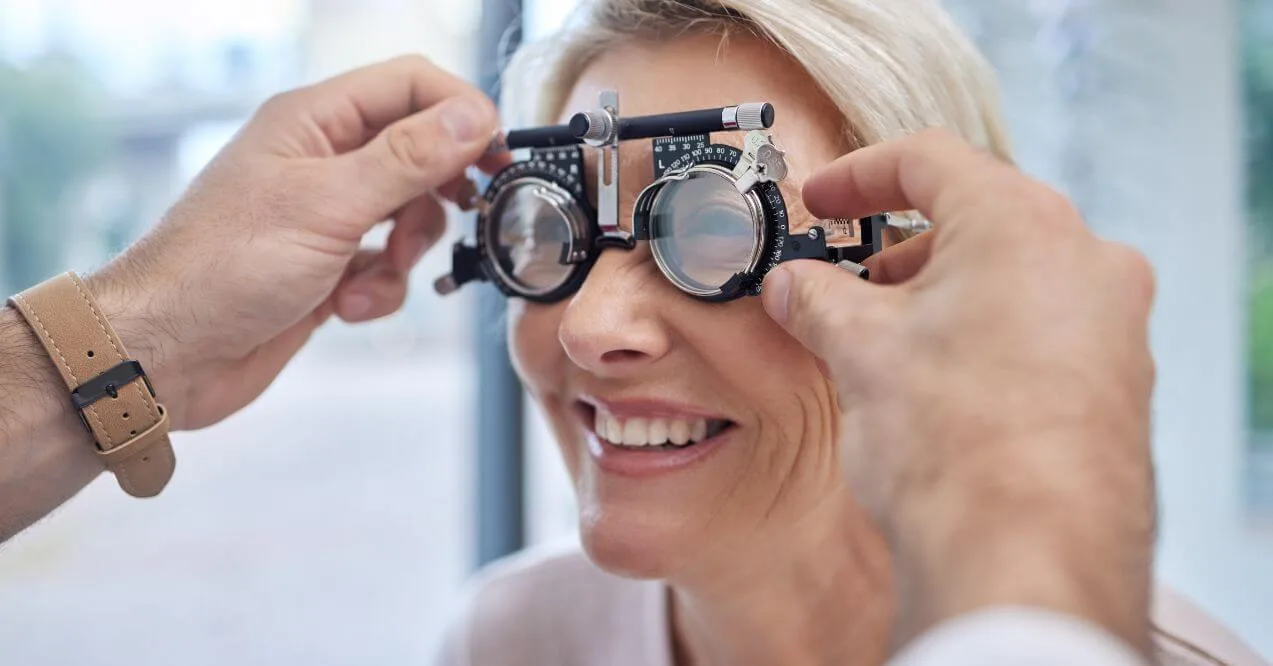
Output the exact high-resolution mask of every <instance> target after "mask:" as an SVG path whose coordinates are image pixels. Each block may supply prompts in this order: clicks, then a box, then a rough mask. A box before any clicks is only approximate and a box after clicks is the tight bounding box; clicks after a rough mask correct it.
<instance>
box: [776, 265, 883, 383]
mask: <svg viewBox="0 0 1273 666" xmlns="http://www.w3.org/2000/svg"><path fill="white" fill-rule="evenodd" d="M886 292H887V290H883V289H879V288H878V287H874V286H872V285H871V284H869V283H867V282H866V281H864V280H861V279H860V278H858V277H857V276H855V275H853V274H850V273H849V272H847V271H845V270H843V269H840V268H836V267H835V266H833V265H832V264H829V263H827V262H822V261H792V262H787V263H784V264H782V265H780V266H778V267H777V268H775V269H774V270H773V271H771V272H770V273H769V275H768V276H766V278H765V284H764V288H763V289H762V290H761V297H762V299H763V302H764V306H765V310H766V311H767V312H768V313H769V316H770V317H772V318H773V319H774V321H776V322H778V324H780V325H781V326H782V327H783V328H785V329H786V330H787V332H788V333H790V334H791V335H792V337H794V338H796V339H797V340H799V341H800V342H801V344H803V345H804V346H805V347H807V348H808V349H809V351H811V352H813V354H814V355H815V356H817V357H818V358H821V359H823V360H825V361H826V362H827V363H828V364H829V365H830V368H831V374H832V375H836V374H837V373H839V372H844V371H846V370H851V367H849V368H846V367H844V366H853V365H855V364H856V361H855V358H854V353H853V352H854V350H860V349H863V348H864V347H865V345H867V344H869V343H870V342H871V341H874V340H878V339H882V338H883V337H886V336H887V334H886V333H885V332H884V331H883V329H884V328H885V327H887V326H888V325H889V320H890V316H891V315H890V314H889V313H890V311H891V310H892V300H891V299H890V297H889V294H888V293H886Z"/></svg>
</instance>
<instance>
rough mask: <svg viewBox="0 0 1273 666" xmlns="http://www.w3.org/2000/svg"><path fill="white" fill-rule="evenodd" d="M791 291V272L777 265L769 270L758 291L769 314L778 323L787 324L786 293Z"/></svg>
mask: <svg viewBox="0 0 1273 666" xmlns="http://www.w3.org/2000/svg"><path fill="white" fill-rule="evenodd" d="M790 291H791V273H790V272H789V271H788V270H787V269H786V268H784V267H782V266H779V267H778V268H775V269H774V270H772V271H770V273H769V275H768V277H766V278H765V284H764V288H763V289H762V290H761V292H760V297H761V300H762V301H763V302H764V304H765V310H766V311H767V312H768V313H769V316H770V317H772V318H773V320H774V321H776V322H778V323H779V324H782V325H784V326H785V325H786V324H787V294H788V293H789V292H790Z"/></svg>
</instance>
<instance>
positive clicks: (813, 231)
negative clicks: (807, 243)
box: [809, 229, 818, 240]
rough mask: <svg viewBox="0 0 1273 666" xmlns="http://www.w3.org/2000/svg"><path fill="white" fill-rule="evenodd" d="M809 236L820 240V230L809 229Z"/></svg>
mask: <svg viewBox="0 0 1273 666" xmlns="http://www.w3.org/2000/svg"><path fill="white" fill-rule="evenodd" d="M809 238H811V239H813V240H818V230H817V229H810V230H809Z"/></svg>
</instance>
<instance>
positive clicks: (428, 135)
mask: <svg viewBox="0 0 1273 666" xmlns="http://www.w3.org/2000/svg"><path fill="white" fill-rule="evenodd" d="M497 122H498V116H497V114H496V112H495V108H494V106H493V105H492V104H491V103H490V102H489V101H488V100H486V99H484V98H480V97H473V96H457V97H451V98H449V99H446V100H443V101H442V102H439V103H438V104H436V105H434V106H431V107H429V108H428V109H425V110H424V111H421V112H419V113H417V114H415V115H412V116H410V117H407V118H404V119H402V120H399V121H397V122H396V123H394V124H392V125H390V126H389V127H387V128H385V129H384V131H382V132H380V134H378V135H377V136H376V138H374V139H372V140H371V142H370V143H368V144H367V145H365V146H363V147H361V148H359V149H358V150H355V151H353V152H350V153H346V154H345V155H342V156H341V157H339V158H338V160H339V161H340V162H341V164H340V170H341V172H342V174H341V175H342V177H343V178H344V179H345V182H347V183H357V184H358V186H360V187H363V188H367V190H368V191H366V192H365V194H364V196H366V197H367V200H366V201H367V205H368V206H369V207H370V210H369V211H368V213H369V218H370V219H375V220H376V221H380V220H383V219H386V218H388V217H389V216H391V215H392V214H393V213H394V211H396V210H398V209H399V208H402V207H403V206H404V205H406V204H407V203H408V202H410V201H413V200H415V199H417V198H419V197H420V196H422V195H424V194H427V193H429V192H432V191H433V190H434V189H436V188H438V187H441V186H442V185H444V184H446V183H448V182H450V181H452V180H454V179H456V178H457V177H459V176H461V175H463V173H464V170H465V169H466V168H467V167H468V166H469V165H471V164H473V163H474V162H476V161H477V160H478V159H479V158H480V157H481V156H482V154H483V153H484V152H485V151H486V147H487V146H488V145H489V144H490V141H491V137H492V135H493V133H494V132H495V129H496V127H497Z"/></svg>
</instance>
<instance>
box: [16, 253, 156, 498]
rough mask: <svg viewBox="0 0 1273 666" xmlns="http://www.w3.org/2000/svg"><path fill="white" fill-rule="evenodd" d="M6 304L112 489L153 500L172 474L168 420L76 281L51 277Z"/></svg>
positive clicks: (139, 371)
mask: <svg viewBox="0 0 1273 666" xmlns="http://www.w3.org/2000/svg"><path fill="white" fill-rule="evenodd" d="M9 301H10V302H11V303H12V304H13V306H14V307H15V308H17V309H18V311H19V312H21V313H22V316H23V317H25V318H26V320H27V323H28V324H30V325H31V328H32V330H34V331H35V334H36V336H37V337H38V338H39V339H40V344H42V345H44V349H45V350H46V351H47V352H48V354H49V358H51V359H52V360H53V365H55V366H56V367H57V370H58V373H59V374H61V376H62V379H63V380H65V382H66V385H67V387H68V388H69V389H70V390H71V399H72V405H74V406H75V407H76V408H77V409H79V414H80V420H81V421H83V422H84V425H85V426H86V427H87V428H88V430H89V432H91V433H92V435H93V439H94V440H96V442H97V453H98V455H99V456H101V458H102V460H103V462H104V463H105V464H106V468H107V469H109V470H110V471H111V472H113V473H114V474H115V478H116V480H118V481H119V486H120V487H121V488H123V489H124V491H125V492H127V493H128V494H129V495H132V496H134V497H153V496H155V495H158V494H159V493H160V491H162V490H163V489H164V486H166V485H167V484H168V480H169V479H171V478H172V472H173V469H174V468H175V467H176V457H175V456H174V455H173V452H172V444H171V443H170V442H169V441H168V415H167V413H165V412H164V409H163V406H161V405H159V404H158V403H157V402H156V401H155V394H154V391H153V388H152V387H151V385H150V382H149V380H148V379H147V378H146V376H145V374H144V371H143V370H142V368H141V365H140V364H139V363H137V362H136V361H134V360H133V359H131V358H129V356H128V352H127V351H126V350H125V349H124V344H123V343H122V342H120V340H119V337H118V336H116V335H115V331H114V330H113V329H112V328H111V326H110V323H109V322H107V321H106V317H105V316H104V315H103V314H102V311H101V308H99V307H98V305H97V302H96V300H95V299H94V298H93V295H92V294H90V293H89V291H88V288H87V287H85V286H84V283H83V282H82V281H81V280H80V278H79V276H77V275H75V274H74V273H66V274H64V275H59V276H57V277H55V278H52V279H50V280H47V281H45V282H43V283H41V284H38V285H36V286H34V287H32V288H30V289H28V290H26V291H24V292H22V293H20V294H18V295H16V296H13V297H12V298H10V299H9Z"/></svg>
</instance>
